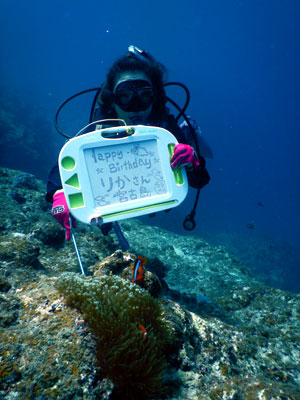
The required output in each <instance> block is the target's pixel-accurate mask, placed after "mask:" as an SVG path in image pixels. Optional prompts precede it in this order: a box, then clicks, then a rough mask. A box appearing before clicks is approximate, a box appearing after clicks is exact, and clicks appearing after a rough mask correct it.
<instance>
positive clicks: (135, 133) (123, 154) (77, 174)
mask: <svg viewBox="0 0 300 400" xmlns="http://www.w3.org/2000/svg"><path fill="white" fill-rule="evenodd" d="M127 132H128V133H129V134H128V133H127ZM176 143H177V140H176V138H175V137H174V136H173V135H172V134H171V133H170V132H169V131H167V130H165V129H162V128H157V127H149V126H132V127H116V128H108V129H103V130H96V131H95V132H92V133H88V134H85V135H82V136H79V137H76V138H74V139H71V140H70V141H69V142H67V143H66V144H65V146H64V147H63V148H62V150H61V152H60V155H59V169H60V175H61V180H62V184H63V189H64V192H65V195H66V199H67V203H68V206H69V209H70V211H71V213H72V215H73V216H74V217H75V218H77V219H79V220H81V221H82V222H85V223H90V222H91V221H92V220H93V219H94V218H97V219H98V221H99V219H100V221H101V222H111V221H116V220H120V219H124V218H130V217H135V216H138V215H143V214H148V213H152V212H156V211H162V210H165V209H167V208H171V207H176V206H177V205H179V204H180V203H181V202H182V201H183V200H184V198H185V196H186V194H187V190H188V185H187V178H186V173H185V170H184V169H182V168H180V169H175V170H173V169H172V168H171V166H170V157H171V156H172V151H173V148H174V146H175V144H176Z"/></svg>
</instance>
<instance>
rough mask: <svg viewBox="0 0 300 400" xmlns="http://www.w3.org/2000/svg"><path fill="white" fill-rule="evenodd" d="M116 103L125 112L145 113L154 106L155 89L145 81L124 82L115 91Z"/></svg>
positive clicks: (130, 80) (129, 80) (132, 80)
mask: <svg viewBox="0 0 300 400" xmlns="http://www.w3.org/2000/svg"><path fill="white" fill-rule="evenodd" d="M114 101H115V103H116V104H117V105H118V106H119V107H120V108H121V109H122V110H123V111H125V112H138V111H145V110H147V108H149V107H150V105H151V104H153V101H154V91H153V87H152V85H151V83H149V82H148V81H146V80H143V79H128V80H125V81H122V82H120V83H119V84H118V85H117V87H116V88H115V90H114Z"/></svg>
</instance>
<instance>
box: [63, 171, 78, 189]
mask: <svg viewBox="0 0 300 400" xmlns="http://www.w3.org/2000/svg"><path fill="white" fill-rule="evenodd" d="M65 184H66V185H69V186H73V187H75V188H76V189H80V184H79V179H78V175H77V174H74V175H72V176H71V178H69V179H68V180H67V181H65Z"/></svg>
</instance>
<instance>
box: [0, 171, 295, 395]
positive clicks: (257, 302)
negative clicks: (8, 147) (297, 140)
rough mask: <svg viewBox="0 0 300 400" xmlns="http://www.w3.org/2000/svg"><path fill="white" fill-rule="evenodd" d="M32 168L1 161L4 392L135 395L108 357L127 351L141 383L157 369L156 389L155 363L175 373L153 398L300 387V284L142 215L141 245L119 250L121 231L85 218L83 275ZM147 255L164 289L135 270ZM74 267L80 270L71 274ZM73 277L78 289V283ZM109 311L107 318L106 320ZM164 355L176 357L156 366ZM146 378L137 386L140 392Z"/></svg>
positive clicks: (289, 391)
mask: <svg viewBox="0 0 300 400" xmlns="http://www.w3.org/2000/svg"><path fill="white" fill-rule="evenodd" d="M20 174H22V172H20V171H13V170H9V169H0V189H1V190H0V202H1V204H2V205H4V206H3V207H2V208H1V209H0V277H1V279H0V290H1V294H0V398H1V399H2V398H3V399H5V400H12V399H17V400H24V399H25V400H27V399H28V400H29V399H34V400H44V399H52V398H53V399H58V400H65V399H78V400H79V399H83V400H113V399H114V400H119V399H122V400H123V399H124V398H125V397H124V396H125V390H123V392H122V391H121V392H120V390H119V391H118V390H117V386H119V387H121V388H124V387H126V388H127V389H126V390H127V392H130V390H129V388H128V385H125V384H123V383H122V381H118V379H117V380H116V379H115V376H116V373H115V371H112V369H111V370H110V368H109V363H108V362H105V361H113V363H112V364H113V365H118V363H117V360H120V358H122V359H123V360H125V362H124V364H122V365H121V372H122V374H120V375H122V376H126V373H129V372H130V371H132V370H130V369H128V365H129V364H131V363H133V368H136V367H137V366H139V368H140V370H139V371H138V375H136V372H134V373H135V375H134V376H133V377H132V378H131V379H130V382H129V386H130V385H131V384H136V382H137V381H138V380H137V377H138V379H139V380H140V381H141V382H143V384H144V383H145V380H143V379H146V378H147V377H148V378H149V379H150V378H151V379H150V380H149V381H147V386H148V387H149V388H150V390H149V391H148V394H149V396H150V393H151V390H152V389H151V382H152V383H153V382H156V381H155V379H153V374H152V375H151V373H150V372H151V371H152V372H155V373H156V372H160V373H161V372H162V373H163V379H162V380H160V378H159V379H158V382H159V383H160V384H161V383H162V386H164V388H165V391H164V394H162V393H157V392H156V394H155V395H154V396H153V400H158V399H160V400H161V399H165V400H182V399H189V400H199V399H201V400H207V399H210V400H212V399H217V400H228V399H239V400H244V399H245V400H248V399H249V400H250V399H255V400H256V399H262V400H271V399H276V400H277V399H278V400H279V399H280V400H282V399H285V400H286V399H287V400H298V399H299V398H300V392H299V387H300V375H299V365H300V345H299V343H300V322H299V321H300V319H299V317H300V297H299V295H296V294H293V293H290V292H286V291H282V290H280V289H273V288H272V287H268V286H266V285H265V284H264V283H263V282H262V281H260V280H259V279H257V277H256V276H254V275H253V273H252V272H251V270H250V269H249V268H247V267H245V265H244V264H243V263H242V262H241V261H240V260H239V259H238V258H237V257H234V256H233V255H232V253H231V252H229V251H228V250H227V249H226V248H224V247H220V246H212V245H210V244H208V243H206V242H205V241H204V240H203V239H201V238H199V237H196V236H185V237H183V236H180V235H176V234H174V233H171V232H168V231H166V230H163V229H159V228H156V227H149V226H147V225H144V224H142V223H141V222H140V221H138V220H136V219H131V220H127V221H123V222H120V226H121V227H122V229H123V232H124V234H125V236H126V238H127V239H128V241H129V243H130V245H131V248H130V253H123V252H121V251H118V241H117V238H116V235H115V234H114V232H110V233H109V234H108V236H102V234H101V231H100V230H99V229H97V228H93V227H90V226H84V225H82V224H80V223H78V224H77V228H76V230H75V233H76V238H77V243H78V247H79V250H80V253H81V257H82V261H83V264H84V267H85V270H86V271H89V274H91V275H92V274H94V273H95V276H93V277H89V278H82V277H81V276H80V269H79V266H78V259H77V256H76V253H75V250H74V246H73V243H72V242H71V241H65V240H62V237H61V236H60V235H62V234H63V235H64V231H63V230H62V229H61V228H60V225H59V224H58V223H56V221H54V220H53V218H52V216H51V214H50V207H49V205H48V204H47V203H46V202H45V199H44V192H45V184H44V183H43V182H41V181H39V180H36V184H37V188H38V189H34V186H35V185H34V184H33V186H32V187H31V188H30V187H25V186H24V185H20V186H19V185H18V186H13V182H14V181H16V178H17V177H18V176H19V175H20ZM19 179H20V178H19ZM24 200H25V201H24ZM56 229H57V230H56ZM59 232H60V233H59ZM126 254H127V255H126ZM137 255H141V256H143V257H147V258H148V261H147V263H146V264H145V265H144V267H145V271H146V273H145V281H146V280H147V279H146V278H147V276H149V277H150V276H151V275H148V272H149V273H152V274H155V275H156V278H157V277H158V278H157V279H159V281H160V282H161V283H162V285H163V291H162V293H160V295H159V297H158V298H157V299H156V300H155V299H154V298H153V297H152V296H151V295H150V294H149V291H148V290H149V288H147V287H145V289H146V290H144V289H143V288H141V287H139V284H137V283H134V284H133V283H132V282H131V280H132V268H131V264H132V263H134V261H135V259H136V257H137ZM35 263H37V264H35ZM37 267H38V268H37ZM89 267H90V268H89ZM65 271H69V272H72V274H70V275H69V278H68V279H66V278H65V275H63V276H62V278H61V279H62V281H61V280H60V278H59V277H60V275H61V273H62V272H65ZM122 273H123V276H124V278H126V280H124V279H122V278H121V275H122ZM96 275H98V276H96ZM67 276H68V275H67ZM101 276H102V277H101ZM281 276H283V274H282V275H281ZM162 278H163V279H164V280H165V282H164V281H163V280H162ZM57 279H58V280H59V282H63V281H64V282H65V283H64V285H65V286H64V288H65V289H64V290H65V294H64V296H65V297H66V298H67V297H68V295H70V296H71V295H72V293H73V300H72V301H75V300H76V296H77V300H76V301H77V303H76V304H73V303H72V302H70V305H71V304H73V305H74V306H76V307H78V310H77V309H76V308H74V307H73V306H72V307H70V306H68V305H66V304H65V302H64V301H63V298H62V297H61V295H60V294H59V292H58V291H57V289H55V282H56V280H57ZM151 279H152V278H151ZM68 282H69V283H70V288H71V287H73V288H75V289H76V290H74V291H73V292H72V293H69V292H68V290H69V289H68ZM76 282H77V283H78V285H77V283H76ZM116 282H121V284H120V285H119V286H118V284H117V283H116ZM58 285H60V283H58ZM90 285H91V286H90ZM99 285H100V286H99ZM99 287H100V288H101V290H100V291H99ZM83 289H84V290H83ZM114 290H115V292H114ZM95 291H96V292H97V293H98V292H99V295H98V294H97V295H96V293H95ZM82 292H83V297H80V296H81V295H82ZM85 292H86V293H85ZM119 292H120V293H119ZM150 292H151V290H150ZM74 293H75V295H74ZM90 295H91V296H90ZM97 296H98V297H97ZM86 297H88V298H89V299H90V300H88V299H87V298H86ZM94 297H96V299H98V300H99V299H100V301H98V300H96V301H95V302H94V301H92V300H91V299H94ZM128 299H129V300H128ZM149 299H151V300H149ZM158 299H159V301H158ZM144 304H145V305H146V308H145V309H144ZM149 304H151V307H150V309H151V312H150V310H149V308H147V307H148V306H147V305H149ZM157 304H158V306H157ZM135 307H137V308H135ZM156 307H158V308H156ZM104 309H106V310H107V313H106V314H105V313H104V314H105V315H104V314H103V310H104ZM80 310H81V311H80ZM145 310H146V311H147V312H145ZM86 311H87V312H86ZM91 313H92V318H87V315H88V314H89V315H90V314H91ZM151 314H153V315H151ZM83 316H85V317H86V321H85V320H84V319H83ZM99 316H103V324H106V325H101V324H100V327H99V329H98V326H97V321H98V320H99ZM132 316H133V317H132ZM155 316H159V317H158V319H156V317H155ZM131 317H132V319H131ZM126 318H127V319H126ZM101 320H102V317H101ZM124 320H126V321H127V322H128V324H127V325H126V324H124ZM111 321H113V323H112V322H111ZM136 321H138V323H141V325H142V326H143V328H145V329H143V328H142V327H141V326H139V325H137V324H136ZM155 321H158V322H159V324H161V323H162V325H159V324H158V325H156V322H155ZM143 322H144V324H143ZM165 323H166V325H167V327H168V340H163V342H164V345H163V346H162V347H161V348H160V351H159V352H158V353H157V352H156V351H157V349H156V348H155V346H154V345H153V343H155V344H156V343H157V340H158V339H159V340H161V339H163V329H164V328H163V327H165ZM125 326H126V329H125ZM155 326H156V328H155ZM158 326H161V328H157V327H158ZM162 326H163V327H162ZM97 329H98V330H97ZM124 329H125V330H124ZM102 331H104V334H103V337H102V336H101V335H100V333H101V332H102ZM155 332H160V334H159V335H158V338H157V336H156V333H155ZM104 338H106V340H104ZM148 339H150V340H148ZM169 339H170V340H169ZM147 340H148V342H147ZM152 340H153V342H152ZM120 342H121V343H120ZM117 343H120V347H118V348H117V351H115V352H112V349H113V348H115V346H116V344H117ZM100 344H102V345H101V346H100ZM151 346H153V347H151ZM159 346H160V345H158V348H159ZM137 348H138V349H137ZM122 349H123V350H124V351H123V354H121V353H122ZM136 349H137V350H136ZM141 349H145V354H144V353H143V354H141V353H140V351H141ZM150 349H151V350H153V352H152V354H151V351H150ZM148 350H149V351H148ZM136 351H137V352H136ZM111 353H113V354H112V356H111V358H109V357H108V356H109V355H111ZM157 354H162V358H159V356H158V355H157ZM120 355H121V356H122V357H120ZM136 355H138V358H136ZM152 355H155V357H154V359H156V358H157V359H162V360H163V361H164V366H165V367H164V368H162V366H157V369H156V368H153V369H152V370H151V368H152V367H151V365H153V364H152V359H151V356H152ZM143 357H145V359H144V358H143ZM140 359H142V360H144V362H143V364H142V365H141V364H139V362H140V361H139V360H140ZM99 360H102V364H103V365H101V368H100V367H99V366H98V365H99ZM135 360H137V363H136V364H135V363H134V362H135ZM147 364H149V365H148V368H146V367H145V366H146V365H147ZM156 365H157V364H156ZM105 373H106V374H105ZM110 373H111V375H110V376H111V377H112V379H113V381H114V382H115V384H114V383H113V382H112V380H111V379H110V378H108V374H110ZM143 373H144V375H142V374H143ZM159 375H160V374H158V375H156V376H159ZM127 376H128V375H127ZM151 376H152V377H151ZM157 387H159V386H157ZM157 387H156V390H157V391H158V389H157ZM141 388H142V386H141V387H137V391H138V392H134V390H133V391H131V393H132V394H134V395H136V397H137V396H139V395H140V391H141ZM152 393H153V391H152ZM148 394H147V395H148ZM138 398H139V399H140V398H142V399H143V398H144V397H143V395H142V397H138Z"/></svg>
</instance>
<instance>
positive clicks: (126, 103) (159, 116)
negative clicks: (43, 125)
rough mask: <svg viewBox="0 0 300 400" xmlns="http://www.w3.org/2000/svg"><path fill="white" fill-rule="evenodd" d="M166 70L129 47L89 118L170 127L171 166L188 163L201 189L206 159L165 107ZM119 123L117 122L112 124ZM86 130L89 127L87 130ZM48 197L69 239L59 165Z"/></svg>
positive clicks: (112, 70)
mask: <svg viewBox="0 0 300 400" xmlns="http://www.w3.org/2000/svg"><path fill="white" fill-rule="evenodd" d="M165 72H166V69H165V67H164V66H163V65H162V64H161V63H159V62H157V61H156V60H155V59H154V58H153V57H152V56H151V55H150V54H149V53H147V52H145V51H143V50H140V49H139V48H137V47H135V46H129V48H128V53H127V54H126V55H124V56H123V57H121V58H119V59H118V60H117V61H116V62H115V63H114V64H113V65H112V66H111V68H110V69H109V71H108V74H107V77H106V81H105V83H104V84H103V85H102V86H101V88H100V89H99V90H98V91H97V94H96V96H95V100H94V104H93V107H92V111H91V117H90V121H91V122H93V121H99V120H104V119H109V120H112V119H119V120H123V121H125V123H126V124H127V125H151V126H158V127H161V128H164V129H167V130H168V131H170V132H171V133H172V134H173V135H174V136H175V137H176V139H177V140H178V144H177V145H176V146H175V148H174V155H173V157H172V160H171V167H172V168H176V167H179V166H185V167H186V170H187V176H188V182H189V185H190V186H191V187H193V188H197V189H201V188H203V187H204V186H205V185H206V184H207V183H208V182H209V180H210V177H209V174H208V172H207V170H206V168H205V159H204V158H203V157H202V156H201V154H200V151H201V149H197V151H196V150H195V149H194V148H193V147H192V146H190V145H189V144H188V143H187V139H186V137H185V135H184V133H183V131H182V129H181V128H180V127H179V125H178V124H177V120H178V118H177V119H175V117H174V116H173V115H172V114H170V112H169V110H168V108H167V107H166V102H167V100H169V99H168V98H167V96H166V92H165V84H164V81H163V77H164V74H165ZM61 107H62V106H61ZM61 107H60V109H61ZM60 109H59V110H60ZM181 114H184V113H183V112H182V113H181ZM99 123H101V122H99ZM116 124H117V123H116V121H114V122H113V125H114V126H115V125H116ZM101 127H102V126H101V125H100V126H99V124H97V126H96V123H95V124H94V125H93V124H92V125H90V126H89V132H90V131H91V130H94V129H96V128H98V129H99V128H101ZM106 127H107V125H106ZM87 132H88V131H87V130H86V131H85V132H84V133H87ZM61 133H62V132H61ZM64 136H66V135H64ZM198 193H199V190H198ZM46 199H47V201H48V202H51V203H53V206H52V210H51V214H52V215H53V217H54V218H55V219H56V220H57V221H58V222H59V223H60V224H61V225H62V226H63V227H64V228H65V229H66V239H67V240H69V239H70V222H69V209H68V206H67V202H66V199H65V195H64V192H63V190H62V184H61V180H60V175H59V169H58V166H57V165H56V166H55V167H54V168H53V169H52V170H51V172H50V174H49V179H48V186H47V194H46ZM194 209H195V206H194ZM194 213H195V210H194ZM190 215H191V214H190ZM193 216H194V215H193ZM192 222H194V221H192ZM105 225H108V224H104V225H103V226H102V227H101V230H102V232H103V233H104V234H107V232H108V231H109V229H110V227H109V226H108V227H107V229H106V228H105Z"/></svg>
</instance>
